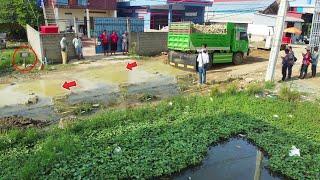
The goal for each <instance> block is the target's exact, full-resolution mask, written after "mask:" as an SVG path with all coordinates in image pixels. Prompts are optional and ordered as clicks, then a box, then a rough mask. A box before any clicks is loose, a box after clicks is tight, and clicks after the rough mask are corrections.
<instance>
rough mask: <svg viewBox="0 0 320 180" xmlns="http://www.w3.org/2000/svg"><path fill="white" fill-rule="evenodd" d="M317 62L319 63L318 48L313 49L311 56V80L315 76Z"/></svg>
mask: <svg viewBox="0 0 320 180" xmlns="http://www.w3.org/2000/svg"><path fill="white" fill-rule="evenodd" d="M318 61H319V47H315V48H314V52H313V54H312V66H311V70H312V77H313V78H314V77H316V76H317V65H318Z"/></svg>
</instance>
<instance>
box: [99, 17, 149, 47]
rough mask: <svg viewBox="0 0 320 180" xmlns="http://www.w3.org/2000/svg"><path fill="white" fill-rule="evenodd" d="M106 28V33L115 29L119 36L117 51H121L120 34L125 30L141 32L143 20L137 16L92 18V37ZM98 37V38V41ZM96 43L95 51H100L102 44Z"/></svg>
mask: <svg viewBox="0 0 320 180" xmlns="http://www.w3.org/2000/svg"><path fill="white" fill-rule="evenodd" d="M104 30H106V31H107V32H108V34H111V33H112V32H113V31H115V32H116V33H117V34H118V36H119V41H118V48H117V49H118V51H121V50H122V49H121V35H122V34H123V33H124V32H125V31H128V30H129V31H130V32H143V31H144V21H143V20H141V19H138V18H130V19H128V18H94V32H93V36H94V37H99V35H100V34H101V33H102V32H103V31H104ZM99 41H100V39H98V42H99ZM99 44H100V43H98V45H97V47H96V53H102V52H103V50H102V46H101V45H99Z"/></svg>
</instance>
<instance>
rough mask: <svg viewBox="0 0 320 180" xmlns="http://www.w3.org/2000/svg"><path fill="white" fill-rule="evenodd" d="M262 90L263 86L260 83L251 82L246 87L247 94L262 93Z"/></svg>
mask: <svg viewBox="0 0 320 180" xmlns="http://www.w3.org/2000/svg"><path fill="white" fill-rule="evenodd" d="M263 90H264V88H263V86H262V85H261V84H260V83H251V84H249V85H248V86H247V88H246V93H247V94H249V95H255V94H259V93H262V92H263Z"/></svg>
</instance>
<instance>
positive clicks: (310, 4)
mask: <svg viewBox="0 0 320 180" xmlns="http://www.w3.org/2000/svg"><path fill="white" fill-rule="evenodd" d="M289 3H290V8H289V12H288V14H290V15H291V16H295V17H299V18H301V19H303V20H304V23H302V24H301V29H302V35H303V36H308V37H309V36H310V31H311V24H312V18H313V13H314V8H315V0H295V1H290V2H289ZM291 26H292V25H291Z"/></svg>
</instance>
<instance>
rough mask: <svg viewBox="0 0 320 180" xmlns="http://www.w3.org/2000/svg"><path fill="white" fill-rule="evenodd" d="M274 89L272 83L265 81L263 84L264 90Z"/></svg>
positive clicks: (274, 85)
mask: <svg viewBox="0 0 320 180" xmlns="http://www.w3.org/2000/svg"><path fill="white" fill-rule="evenodd" d="M275 87H276V84H275V83H274V82H272V81H267V82H265V83H264V88H265V89H267V90H273V89H274V88H275Z"/></svg>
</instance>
